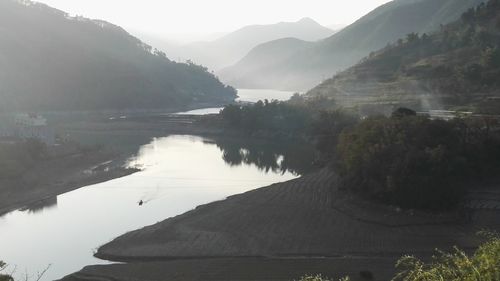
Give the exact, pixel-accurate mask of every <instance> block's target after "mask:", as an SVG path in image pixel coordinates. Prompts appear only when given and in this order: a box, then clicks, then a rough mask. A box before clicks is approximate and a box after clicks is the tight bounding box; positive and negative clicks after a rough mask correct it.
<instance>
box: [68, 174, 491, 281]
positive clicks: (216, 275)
mask: <svg viewBox="0 0 500 281" xmlns="http://www.w3.org/2000/svg"><path fill="white" fill-rule="evenodd" d="M336 183H337V179H336V176H335V175H334V174H333V173H331V172H329V171H328V170H322V171H321V172H317V173H313V174H310V175H306V176H303V177H302V178H299V179H296V180H292V181H289V182H285V183H279V184H274V185H271V186H269V187H265V188H261V189H257V190H254V191H250V192H247V193H244V194H241V195H236V196H232V197H229V198H228V199H227V200H224V201H219V202H214V203H211V204H207V205H203V206H200V207H197V208H196V209H195V210H193V211H190V212H188V213H185V214H183V215H180V216H177V217H174V218H171V219H167V220H165V221H163V222H161V223H158V224H155V225H152V226H148V227H145V228H143V229H140V230H137V231H133V232H130V233H127V234H125V235H123V236H121V237H118V238H116V239H115V240H114V241H112V242H110V243H108V244H106V245H104V246H102V247H101V248H99V250H98V252H97V254H96V256H98V257H100V258H103V259H108V260H114V261H124V262H129V264H124V265H107V266H91V267H87V268H85V269H84V270H83V271H81V272H79V273H77V274H75V275H73V276H70V277H68V278H69V279H67V280H91V279H93V280H96V278H97V279H99V280H155V277H154V276H171V277H172V278H166V279H165V280H167V279H168V280H291V279H293V278H297V277H298V276H291V274H294V275H299V276H300V275H301V274H299V273H323V274H324V275H329V276H332V277H336V276H340V275H342V274H344V273H346V272H347V273H352V272H359V271H363V270H369V271H371V272H373V273H374V275H375V276H376V279H375V280H387V279H386V278H387V276H390V275H391V274H393V273H394V263H395V261H396V260H397V259H398V258H399V257H400V256H401V255H403V254H408V253H410V254H416V255H421V256H424V257H426V256H430V255H431V254H432V253H433V251H434V249H435V248H440V249H444V250H446V249H450V248H451V247H452V246H455V245H457V246H460V247H462V248H465V249H471V248H474V247H476V246H477V245H478V242H479V241H478V240H477V236H476V235H475V234H476V232H477V231H478V230H479V229H480V228H479V226H478V225H476V224H475V223H474V222H472V223H465V222H464V221H463V220H462V217H461V216H460V215H459V214H456V213H450V214H442V215H430V214H425V213H418V212H401V211H398V210H397V209H395V208H390V207H384V206H380V205H376V204H372V203H368V202H364V201H361V200H360V199H358V198H352V197H347V196H345V195H344V193H343V192H342V191H341V190H339V189H337V188H336V186H337V184H336ZM493 213H494V216H496V217H497V218H499V217H500V216H499V215H500V213H499V212H498V210H493ZM497 221H498V220H497ZM480 227H481V228H483V227H484V225H481V226H480ZM491 227H492V228H497V229H498V227H499V225H498V224H497V225H492V226H491ZM313 265H314V266H313ZM374 265H376V266H374ZM225 266H234V267H235V268H239V269H238V270H234V271H233V270H232V269H231V268H229V269H227V268H226V269H221V268H223V267H225ZM311 266H312V267H311ZM315 266H316V267H315ZM178 268H179V269H178ZM309 270H311V271H309ZM124 272H127V274H124ZM179 276H181V277H182V276H187V277H186V278H184V279H183V278H181V277H179ZM207 276H208V277H207ZM355 276H356V275H354V277H355ZM209 277H210V278H209ZM176 278H177V279H176ZM162 279H164V278H162ZM354 280H356V279H354Z"/></svg>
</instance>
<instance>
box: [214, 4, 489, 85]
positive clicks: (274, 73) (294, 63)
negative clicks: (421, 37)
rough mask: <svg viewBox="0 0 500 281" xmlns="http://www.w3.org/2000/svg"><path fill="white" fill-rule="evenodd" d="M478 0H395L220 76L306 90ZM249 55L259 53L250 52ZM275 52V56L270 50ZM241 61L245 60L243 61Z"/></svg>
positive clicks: (243, 82) (240, 82)
mask: <svg viewBox="0 0 500 281" xmlns="http://www.w3.org/2000/svg"><path fill="white" fill-rule="evenodd" d="M482 1H483V0H395V1H392V2H389V3H387V4H384V5H382V6H380V7H379V8H377V9H375V10H374V11H372V12H370V13H369V14H367V15H366V16H364V17H362V18H361V19H359V20H358V21H356V22H355V23H353V24H351V25H350V26H348V27H346V28H344V29H342V30H341V31H340V32H338V33H336V34H334V35H332V36H331V37H329V38H326V39H324V40H320V41H319V42H317V43H315V44H313V45H311V46H306V47H305V48H303V49H300V50H298V51H296V52H293V53H292V54H291V55H290V56H289V57H288V58H287V59H281V60H280V62H279V63H275V62H274V61H270V62H269V63H267V64H266V63H262V66H261V68H259V69H254V71H253V72H252V73H249V72H244V75H237V73H238V72H239V71H240V69H245V68H246V66H244V65H242V64H240V63H238V64H236V65H235V66H231V67H228V68H227V69H225V70H224V71H223V72H221V75H220V76H221V79H222V80H223V81H225V82H227V83H231V84H232V85H234V86H236V87H238V86H240V85H245V86H246V87H255V88H260V87H265V88H275V89H284V90H305V89H309V88H311V87H313V86H315V85H317V84H319V83H320V82H321V81H322V80H323V79H325V78H327V77H331V76H332V75H334V74H335V73H336V72H338V71H340V70H343V69H345V68H347V67H349V66H352V65H354V64H355V63H357V62H358V61H359V60H360V59H361V58H363V57H365V56H367V55H368V54H369V53H370V52H372V51H376V50H378V49H380V48H383V47H384V46H386V45H387V44H388V43H391V42H394V41H396V40H397V39H398V38H400V37H402V36H404V35H406V34H407V33H410V32H419V33H424V32H430V31H433V30H437V29H439V27H440V25H441V24H446V23H449V22H451V21H454V20H456V19H457V18H458V17H459V16H460V14H462V13H463V12H464V11H465V10H467V9H468V8H470V7H472V6H475V5H478V4H479V3H481V2H482ZM291 48H294V46H292V47H291ZM282 51H283V50H282ZM253 56H254V57H259V56H257V55H255V54H253ZM276 56H280V55H279V54H278V53H276ZM246 61H247V63H250V62H249V60H246ZM252 63H253V64H257V63H254V62H252ZM226 73H231V75H226ZM235 73H236V75H235ZM268 77H269V79H268Z"/></svg>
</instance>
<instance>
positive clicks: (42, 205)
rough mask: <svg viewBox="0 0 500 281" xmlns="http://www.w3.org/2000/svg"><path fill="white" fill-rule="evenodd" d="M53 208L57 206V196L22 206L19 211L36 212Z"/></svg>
mask: <svg viewBox="0 0 500 281" xmlns="http://www.w3.org/2000/svg"><path fill="white" fill-rule="evenodd" d="M54 208H57V197H50V198H46V199H42V200H40V201H37V202H35V203H33V204H30V205H28V206H26V207H24V208H22V209H21V210H20V211H23V212H28V213H30V214H37V213H41V212H43V211H46V210H47V211H48V210H51V209H54Z"/></svg>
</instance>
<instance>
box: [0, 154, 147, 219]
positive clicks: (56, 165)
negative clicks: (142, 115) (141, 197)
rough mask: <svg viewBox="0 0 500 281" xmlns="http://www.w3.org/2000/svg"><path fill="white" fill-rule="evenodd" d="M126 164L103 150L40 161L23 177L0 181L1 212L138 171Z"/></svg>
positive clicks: (35, 203) (27, 205)
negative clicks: (124, 165)
mask: <svg viewBox="0 0 500 281" xmlns="http://www.w3.org/2000/svg"><path fill="white" fill-rule="evenodd" d="M123 164H124V159H122V157H121V156H120V155H117V154H115V153H112V152H110V151H104V150H95V151H90V152H87V153H74V154H69V155H65V156H60V157H55V158H52V159H47V160H43V161H40V162H39V163H37V164H36V165H35V167H33V168H31V169H30V170H29V171H27V172H26V173H25V174H24V175H23V176H22V177H21V178H19V179H16V180H1V181H0V215H3V214H6V213H8V212H11V211H13V210H16V209H20V208H24V207H27V208H29V207H30V205H34V206H36V205H37V204H38V203H39V202H43V201H45V200H49V199H50V198H53V197H56V196H58V195H60V194H63V193H66V192H69V191H72V190H75V189H78V188H81V187H84V186H87V185H92V184H97V183H100V182H104V181H108V180H112V179H115V178H120V177H124V176H127V175H130V174H132V173H134V172H137V171H138V170H137V169H128V168H124V167H123Z"/></svg>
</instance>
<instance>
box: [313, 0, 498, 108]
mask: <svg viewBox="0 0 500 281" xmlns="http://www.w3.org/2000/svg"><path fill="white" fill-rule="evenodd" d="M499 77H500V1H498V0H491V1H489V2H488V3H487V4H480V5H479V6H477V8H471V9H469V10H468V11H467V12H465V13H464V14H463V15H462V16H461V19H460V20H458V21H456V22H454V23H451V24H449V25H446V26H443V27H441V29H440V31H439V32H436V33H433V34H430V35H429V34H425V33H424V34H417V33H410V34H408V35H407V36H406V37H405V38H401V39H400V40H398V41H397V42H396V43H395V44H392V45H390V46H387V47H386V48H384V49H383V50H381V51H378V52H374V53H372V54H370V56H369V57H368V58H366V59H365V60H364V61H362V62H361V63H359V64H358V65H356V66H354V67H352V68H350V69H348V70H346V71H344V72H342V73H340V74H339V75H337V76H335V77H334V78H332V79H329V80H327V81H325V82H324V83H322V84H321V85H319V86H318V87H316V88H315V89H313V90H311V91H310V92H309V93H308V95H310V96H318V95H321V96H328V97H331V98H334V99H335V100H337V102H340V103H341V104H343V105H347V106H350V105H360V104H373V103H378V104H386V105H391V104H399V105H406V106H410V107H413V108H415V109H443V108H444V109H449V108H457V107H459V106H462V107H465V109H468V110H473V111H480V112H498V111H499V108H500V106H499V104H498V101H499V99H500V91H499V86H500V81H499V79H498V78H499Z"/></svg>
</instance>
